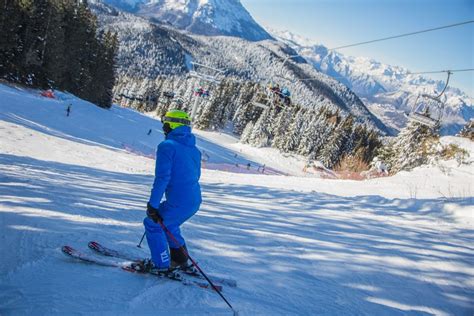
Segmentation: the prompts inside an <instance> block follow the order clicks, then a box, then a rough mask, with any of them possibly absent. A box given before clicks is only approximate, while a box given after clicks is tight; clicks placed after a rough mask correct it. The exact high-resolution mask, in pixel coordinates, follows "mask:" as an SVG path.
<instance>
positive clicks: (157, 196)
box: [149, 126, 202, 220]
mask: <svg viewBox="0 0 474 316" xmlns="http://www.w3.org/2000/svg"><path fill="white" fill-rule="evenodd" d="M200 177H201V152H200V151H199V149H197V147H196V138H195V137H194V135H193V134H192V133H191V128H190V127H189V126H179V127H177V128H175V129H173V130H172V131H171V132H170V133H169V134H168V135H167V136H166V140H164V141H163V142H161V143H160V144H159V145H158V148H157V151H156V167H155V180H154V182H153V187H152V189H151V196H150V201H149V203H150V204H151V206H153V207H154V208H156V209H158V210H159V212H160V215H161V216H162V217H163V219H165V220H166V219H167V218H168V219H171V218H175V219H177V218H176V217H178V218H182V219H183V220H185V219H186V218H189V217H191V216H192V215H194V214H195V213H196V212H197V210H198V209H199V206H200V205H201V201H202V200H201V187H200V186H199V178H200ZM163 194H165V197H166V200H165V201H164V202H162V203H160V201H161V199H162V197H163Z"/></svg>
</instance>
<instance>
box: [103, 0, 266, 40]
mask: <svg viewBox="0 0 474 316" xmlns="http://www.w3.org/2000/svg"><path fill="white" fill-rule="evenodd" d="M104 3H106V4H109V5H112V6H114V7H117V8H119V9H121V10H124V11H127V12H130V13H133V14H136V15H138V16H141V17H146V18H149V19H151V20H152V21H153V22H155V23H163V24H169V25H172V26H174V27H176V28H178V29H181V30H186V31H189V32H191V33H194V34H199V35H208V36H215V35H225V36H234V37H241V38H244V39H246V40H249V41H260V40H265V39H272V36H271V35H270V34H269V33H268V32H267V31H266V30H265V29H264V28H263V27H261V26H260V25H259V24H258V23H257V22H255V20H254V19H253V17H252V16H251V15H250V13H249V12H248V11H247V10H246V9H245V7H244V6H243V5H242V4H241V3H240V1H239V0H180V1H175V0H104Z"/></svg>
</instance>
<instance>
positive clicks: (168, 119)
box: [161, 110, 191, 130]
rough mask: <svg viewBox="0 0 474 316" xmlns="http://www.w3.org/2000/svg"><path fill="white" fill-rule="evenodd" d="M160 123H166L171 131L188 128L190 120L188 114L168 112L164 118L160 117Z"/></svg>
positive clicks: (174, 111) (178, 111)
mask: <svg viewBox="0 0 474 316" xmlns="http://www.w3.org/2000/svg"><path fill="white" fill-rule="evenodd" d="M161 123H163V124H166V123H168V124H169V126H170V128H171V129H172V130H173V129H175V128H177V127H180V126H184V125H186V126H190V125H191V118H190V117H189V115H188V113H186V112H184V111H181V110H170V111H168V112H166V114H165V116H163V117H161Z"/></svg>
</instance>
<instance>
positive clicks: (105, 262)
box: [61, 246, 223, 291]
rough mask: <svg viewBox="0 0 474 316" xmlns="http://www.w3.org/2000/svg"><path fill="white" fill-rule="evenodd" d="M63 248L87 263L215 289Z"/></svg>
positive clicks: (129, 263) (68, 247)
mask: <svg viewBox="0 0 474 316" xmlns="http://www.w3.org/2000/svg"><path fill="white" fill-rule="evenodd" d="M61 250H62V252H63V253H64V254H66V255H68V256H70V257H72V258H75V259H79V260H81V261H84V262H87V263H91V264H96V265H100V266H105V267H114V268H120V269H121V270H122V271H127V272H132V273H139V274H150V275H154V276H157V277H160V278H162V279H165V280H170V281H175V282H180V283H181V284H183V285H192V286H198V287H200V288H204V289H209V290H212V291H214V289H213V288H212V286H211V285H209V284H207V283H205V282H200V281H196V280H189V279H187V278H182V279H173V278H168V277H166V276H165V275H157V274H153V273H142V272H138V271H136V270H135V269H134V268H133V267H132V265H131V262H116V261H112V260H106V259H104V258H100V257H95V256H90V255H88V254H86V253H83V252H80V251H78V250H76V249H74V248H72V247H70V246H63V247H62V248H61ZM222 288H223V287H222V286H221V285H216V289H217V290H218V291H222Z"/></svg>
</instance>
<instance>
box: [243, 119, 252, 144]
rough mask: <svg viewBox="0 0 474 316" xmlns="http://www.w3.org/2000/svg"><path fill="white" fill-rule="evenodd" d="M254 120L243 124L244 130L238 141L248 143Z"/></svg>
mask: <svg viewBox="0 0 474 316" xmlns="http://www.w3.org/2000/svg"><path fill="white" fill-rule="evenodd" d="M254 125H255V124H254V122H252V121H250V122H248V123H247V126H245V128H244V130H243V131H242V135H241V136H240V142H241V143H244V144H248V143H249V140H250V136H251V135H252V131H253V127H254Z"/></svg>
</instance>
